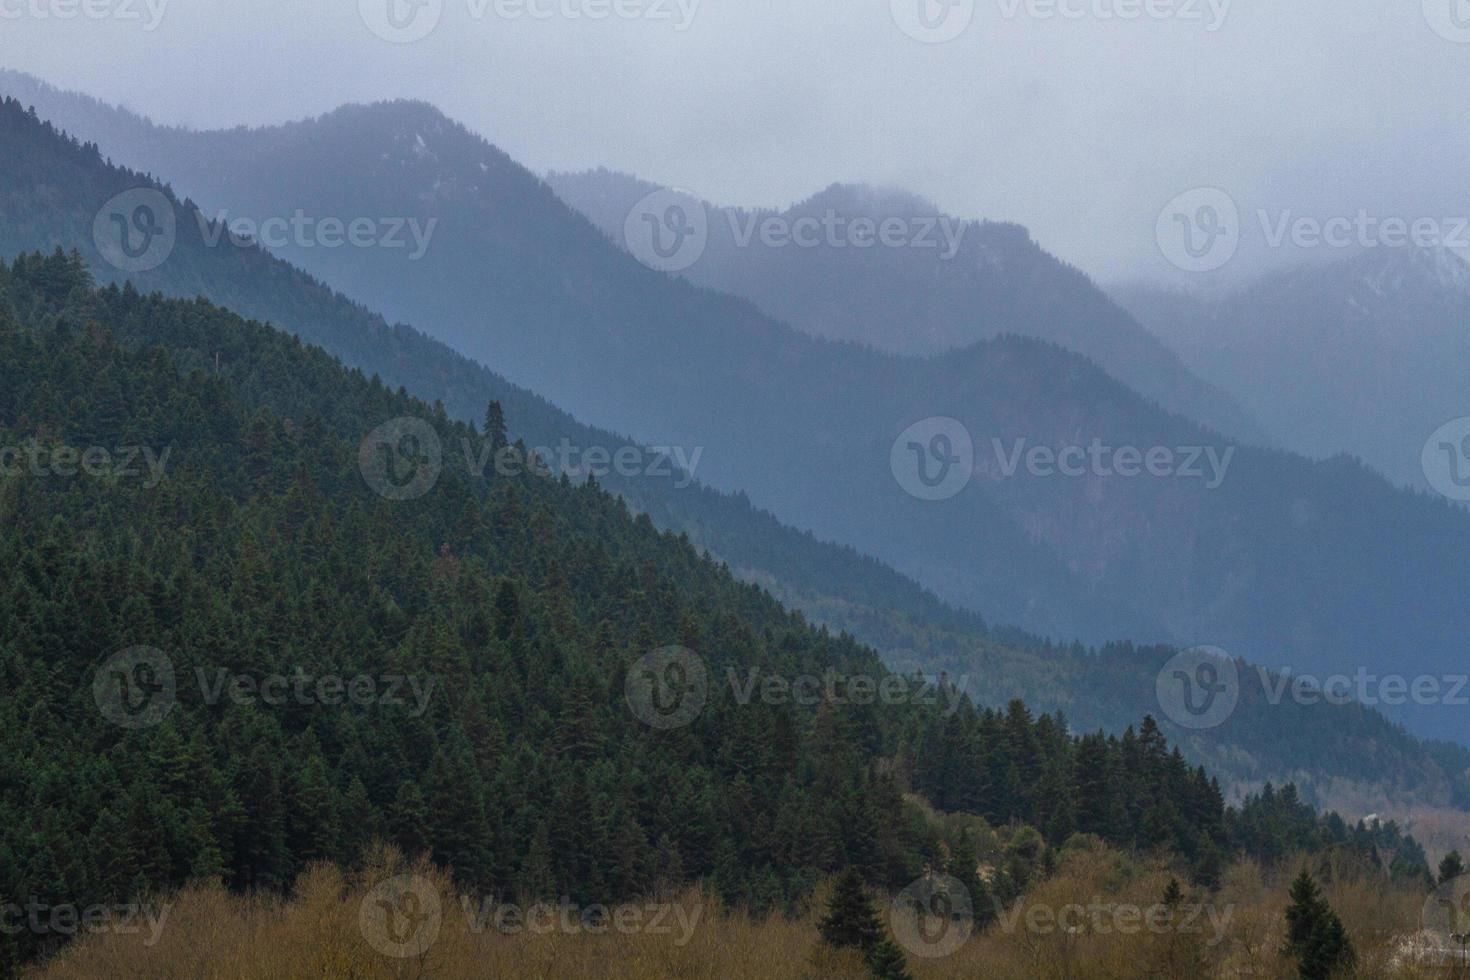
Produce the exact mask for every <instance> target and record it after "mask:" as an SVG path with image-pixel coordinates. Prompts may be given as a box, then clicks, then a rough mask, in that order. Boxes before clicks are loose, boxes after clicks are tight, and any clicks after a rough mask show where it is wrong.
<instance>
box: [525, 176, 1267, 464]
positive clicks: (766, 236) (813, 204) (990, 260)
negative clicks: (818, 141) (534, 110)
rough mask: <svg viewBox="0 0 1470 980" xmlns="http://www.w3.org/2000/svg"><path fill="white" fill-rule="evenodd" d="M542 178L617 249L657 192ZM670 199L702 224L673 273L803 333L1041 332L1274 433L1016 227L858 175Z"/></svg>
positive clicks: (954, 340)
mask: <svg viewBox="0 0 1470 980" xmlns="http://www.w3.org/2000/svg"><path fill="white" fill-rule="evenodd" d="M547 182H548V183H550V184H551V187H552V189H553V190H555V191H556V193H557V195H558V196H559V197H561V198H562V200H564V201H566V202H567V203H568V204H570V205H571V206H572V207H574V208H576V209H577V210H579V211H581V212H582V213H583V214H585V215H586V216H587V217H588V218H590V219H591V220H592V222H593V223H594V224H596V225H597V226H598V227H599V228H601V229H602V230H603V231H604V232H605V233H607V235H608V237H610V238H611V239H613V241H614V242H615V243H618V244H621V245H622V246H623V247H627V245H628V242H627V233H628V229H627V217H628V215H629V214H630V213H633V212H634V209H635V208H636V207H637V205H638V203H639V201H640V200H645V199H647V197H648V195H650V194H655V193H657V192H658V191H660V190H661V188H659V187H657V186H656V185H653V184H650V183H647V182H646V181H640V180H638V179H636V178H633V177H630V176H627V175H623V174H615V173H611V172H608V171H591V172H587V173H581V174H551V175H549V176H548V177H547ZM672 199H673V200H682V201H683V202H684V204H685V206H686V207H687V208H689V209H690V211H691V213H699V212H703V213H704V215H705V217H704V219H703V221H704V223H705V224H706V225H707V227H708V229H709V231H708V241H707V242H706V243H705V244H704V245H703V249H702V251H701V252H700V253H699V255H698V256H697V257H696V258H693V260H692V264H690V265H689V267H688V268H687V269H682V270H681V275H683V276H684V277H686V278H688V279H689V280H690V281H691V282H695V283H698V284H699V285H701V286H708V287H710V288H711V289H718V290H720V291H722V292H727V293H731V294H733V295H736V296H741V297H744V298H745V299H748V300H750V301H751V302H752V303H754V304H756V305H757V306H759V307H760V308H761V309H762V310H764V311H765V312H767V313H769V314H770V315H771V316H773V317H775V318H776V319H778V320H782V321H784V322H786V323H789V324H791V325H792V326H794V327H796V328H797V329H799V330H804V331H806V332H807V333H810V334H813V335H815V336H819V337H829V338H832V339H836V340H849V341H854V342H857V343H860V344H865V345H868V346H871V347H874V348H877V349H878V350H882V351H888V352H892V353H897V354H910V355H924V356H927V355H933V354H939V353H943V352H944V351H949V350H954V349H956V348H960V347H966V346H969V345H970V344H973V343H975V342H976V341H979V340H989V339H993V338H995V337H997V336H1000V335H1003V334H1019V335H1022V336H1029V337H1038V338H1041V339H1043V340H1049V341H1051V342H1053V343H1056V344H1059V345H1060V346H1062V347H1066V348H1068V349H1069V350H1074V351H1077V352H1078V353H1080V354H1084V355H1086V356H1087V357H1089V358H1090V359H1092V360H1094V361H1096V362H1097V363H1098V365H1099V366H1101V367H1102V368H1103V369H1104V370H1106V371H1107V372H1108V373H1109V374H1111V375H1113V377H1115V378H1117V379H1118V380H1120V381H1122V382H1124V383H1125V384H1127V385H1128V386H1129V387H1131V388H1133V389H1134V390H1135V391H1137V392H1139V393H1140V394H1142V395H1145V396H1147V397H1149V398H1152V399H1154V400H1155V401H1157V402H1158V403H1159V404H1160V405H1162V406H1163V407H1165V408H1167V409H1168V410H1170V411H1172V412H1175V413H1176V414H1179V415H1184V416H1187V417H1189V418H1192V419H1195V420H1196V421H1199V422H1202V423H1204V424H1205V425H1207V426H1209V427H1211V428H1213V429H1216V430H1218V431H1220V432H1222V433H1225V434H1228V435H1230V436H1231V437H1233V438H1235V439H1238V440H1241V441H1244V442H1247V443H1251V444H1254V445H1265V444H1268V443H1269V442H1270V437H1269V436H1268V435H1267V434H1266V432H1265V430H1264V429H1262V427H1261V426H1260V425H1259V424H1258V423H1257V422H1256V421H1255V420H1254V419H1252V418H1250V417H1249V415H1248V414H1247V413H1246V412H1245V411H1244V410H1243V409H1242V408H1241V407H1240V406H1239V405H1238V404H1237V403H1236V402H1235V400H1234V399H1233V398H1232V397H1231V396H1230V395H1228V394H1226V393H1225V392H1224V391H1223V390H1221V389H1219V388H1216V387H1214V386H1212V385H1210V384H1208V383H1206V382H1204V381H1201V380H1200V378H1199V377H1198V376H1196V375H1194V374H1193V373H1191V372H1190V371H1189V370H1188V369H1187V368H1185V367H1184V365H1183V363H1182V362H1181V361H1180V360H1179V357H1178V355H1176V354H1175V353H1173V352H1172V351H1171V350H1169V349H1168V348H1167V347H1165V346H1164V345H1163V344H1162V343H1161V342H1160V341H1159V340H1158V338H1156V337H1155V336H1153V335H1152V334H1150V333H1149V332H1148V331H1147V330H1144V329H1142V328H1141V327H1139V325H1138V324H1136V323H1134V322H1133V321H1132V320H1131V319H1130V318H1129V317H1128V316H1127V315H1126V314H1124V313H1123V312H1122V311H1121V310H1119V309H1117V308H1116V307H1114V306H1113V304H1112V302H1111V301H1110V300H1109V299H1108V298H1107V297H1106V296H1104V295H1103V293H1102V292H1101V291H1100V290H1099V289H1098V288H1097V287H1096V286H1094V285H1093V284H1092V283H1091V282H1090V281H1089V280H1088V279H1087V277H1086V276H1084V275H1083V274H1082V273H1080V272H1078V271H1077V270H1075V269H1071V268H1069V267H1067V266H1065V265H1064V264H1063V263H1061V262H1059V261H1058V260H1057V259H1056V258H1054V257H1053V256H1051V255H1048V254H1047V253H1046V252H1045V251H1043V250H1042V249H1041V248H1039V247H1038V246H1037V245H1036V243H1035V242H1034V241H1032V239H1031V236H1030V235H1029V234H1028V233H1027V231H1026V229H1024V228H1021V227H1019V226H1017V225H1008V224H997V223H994V222H970V221H963V220H961V219H959V218H956V217H954V216H952V215H947V214H943V213H942V212H940V211H939V209H938V208H936V207H935V206H934V205H933V204H932V203H930V202H928V201H925V200H923V199H921V198H919V197H916V196H914V195H912V194H906V193H904V192H902V191H893V190H876V189H873V188H869V187H859V186H852V185H835V184H834V185H833V186H831V187H829V188H827V189H826V190H824V191H822V192H820V193H818V194H815V195H813V196H812V197H810V198H808V199H807V200H805V201H802V202H801V203H799V204H796V205H794V206H792V207H791V208H789V209H787V210H785V211H779V212H778V211H759V210H753V211H747V210H741V209H735V208H715V207H714V206H713V205H710V204H709V203H707V202H703V201H699V200H697V199H694V198H692V197H688V196H677V195H676V196H675V197H674V198H672ZM660 200H661V201H662V200H663V197H662V196H661V197H660ZM863 218H866V219H868V220H869V221H871V222H872V223H873V225H874V226H875V227H877V228H879V229H880V230H881V231H882V235H883V237H882V239H881V240H878V239H877V238H876V236H875V239H874V241H873V242H872V244H865V243H864V242H862V241H858V242H853V241H851V239H852V237H853V233H852V230H851V227H850V224H851V222H854V221H857V220H859V219H863ZM819 227H820V228H821V229H822V230H820V231H818V228H819ZM890 228H891V229H892V234H891V236H890V234H889V231H890ZM793 235H794V236H795V237H793ZM885 243H886V244H885Z"/></svg>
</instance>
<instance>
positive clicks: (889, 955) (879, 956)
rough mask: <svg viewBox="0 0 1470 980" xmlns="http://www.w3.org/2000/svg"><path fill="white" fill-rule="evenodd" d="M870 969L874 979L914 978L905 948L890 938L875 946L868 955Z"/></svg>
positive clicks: (907, 979)
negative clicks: (904, 952)
mask: <svg viewBox="0 0 1470 980" xmlns="http://www.w3.org/2000/svg"><path fill="white" fill-rule="evenodd" d="M868 969H869V970H870V971H872V974H873V980H913V974H911V973H909V970H908V961H907V960H906V959H905V958H904V955H903V950H901V949H899V948H898V947H897V946H895V945H894V944H893V942H892V941H891V940H888V939H884V940H882V941H881V942H879V943H878V944H877V945H876V946H874V947H873V951H872V952H871V953H870V954H869V955H868Z"/></svg>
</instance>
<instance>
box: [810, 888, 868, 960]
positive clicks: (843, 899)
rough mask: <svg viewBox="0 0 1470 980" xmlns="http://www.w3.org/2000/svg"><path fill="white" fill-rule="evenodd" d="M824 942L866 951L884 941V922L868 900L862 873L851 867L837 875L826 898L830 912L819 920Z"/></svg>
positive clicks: (818, 923) (836, 946)
mask: <svg viewBox="0 0 1470 980" xmlns="http://www.w3.org/2000/svg"><path fill="white" fill-rule="evenodd" d="M817 931H818V932H820V933H821V935H822V941H823V942H825V943H826V944H827V945H828V946H831V947H833V948H834V949H859V950H862V951H863V952H864V953H865V954H867V953H870V952H872V951H874V950H875V948H876V947H877V945H878V944H879V943H880V942H881V941H882V940H883V925H882V923H880V922H879V921H878V914H877V913H876V912H874V911H873V905H872V903H871V902H870V901H869V900H868V893H867V889H866V888H864V886H863V876H862V875H861V874H860V873H859V872H858V871H857V869H856V868H848V869H847V870H846V871H844V872H842V874H841V875H839V876H838V878H837V881H836V883H835V884H834V885H833V888H832V897H831V898H829V899H828V900H827V913H826V914H825V915H824V916H823V917H822V918H821V920H819V921H818V922H817Z"/></svg>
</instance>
